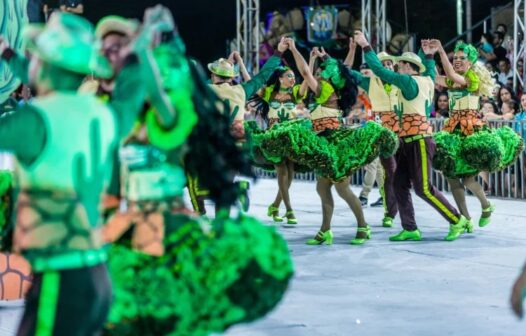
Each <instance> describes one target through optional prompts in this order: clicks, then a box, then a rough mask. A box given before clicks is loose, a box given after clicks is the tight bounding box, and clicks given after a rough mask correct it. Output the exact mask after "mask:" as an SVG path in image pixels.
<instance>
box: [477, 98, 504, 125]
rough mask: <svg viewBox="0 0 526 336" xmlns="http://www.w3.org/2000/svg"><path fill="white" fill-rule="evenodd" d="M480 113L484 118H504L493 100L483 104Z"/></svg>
mask: <svg viewBox="0 0 526 336" xmlns="http://www.w3.org/2000/svg"><path fill="white" fill-rule="evenodd" d="M480 115H481V117H482V119H484V120H494V119H502V113H501V112H500V111H499V109H498V108H497V105H496V104H495V103H494V102H493V101H491V100H490V101H487V102H485V103H483V104H482V107H481V109H480Z"/></svg>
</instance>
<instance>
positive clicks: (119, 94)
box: [110, 55, 146, 138]
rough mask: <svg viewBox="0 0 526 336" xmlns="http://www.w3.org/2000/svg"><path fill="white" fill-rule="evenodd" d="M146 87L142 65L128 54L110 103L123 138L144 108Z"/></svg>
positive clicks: (118, 132) (120, 136)
mask: <svg viewBox="0 0 526 336" xmlns="http://www.w3.org/2000/svg"><path fill="white" fill-rule="evenodd" d="M145 96H146V88H145V85H144V81H143V80H142V74H141V67H140V65H139V62H138V59H137V57H136V56H134V55H132V56H128V58H127V59H126V61H125V66H124V68H123V69H122V70H121V72H120V73H119V75H118V77H117V80H116V83H115V89H114V90H113V94H112V97H111V101H110V105H111V107H112V108H113V111H114V113H115V116H116V119H117V134H118V136H119V138H123V137H125V136H126V135H128V133H129V132H130V130H131V129H132V127H133V125H134V124H135V121H137V116H138V115H139V113H140V112H141V111H142V110H143V106H144V101H145Z"/></svg>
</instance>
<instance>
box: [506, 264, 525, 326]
mask: <svg viewBox="0 0 526 336" xmlns="http://www.w3.org/2000/svg"><path fill="white" fill-rule="evenodd" d="M525 297H526V265H525V266H523V268H522V271H521V274H520V275H519V276H518V277H517V280H515V282H514V284H513V287H512V289H511V298H510V303H511V308H512V310H513V312H514V313H515V315H516V316H517V317H518V318H520V319H522V318H523V316H524V310H523V304H522V302H523V301H524V298H525Z"/></svg>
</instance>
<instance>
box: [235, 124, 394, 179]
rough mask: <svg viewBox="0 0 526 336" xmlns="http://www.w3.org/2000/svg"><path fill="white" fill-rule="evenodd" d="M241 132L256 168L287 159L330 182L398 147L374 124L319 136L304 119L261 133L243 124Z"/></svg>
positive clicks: (384, 130) (278, 125) (390, 133)
mask: <svg viewBox="0 0 526 336" xmlns="http://www.w3.org/2000/svg"><path fill="white" fill-rule="evenodd" d="M245 130H246V133H247V134H249V142H248V143H249V147H250V152H251V154H252V158H253V161H254V162H255V163H256V165H258V164H261V163H262V162H280V161H281V160H283V159H284V158H287V159H289V160H291V161H293V162H294V163H296V164H297V165H298V166H300V167H306V169H307V170H310V171H314V172H315V173H316V174H318V175H319V176H324V177H327V178H330V179H331V180H334V181H338V180H341V179H343V178H345V177H347V176H350V175H351V174H352V173H353V172H354V171H356V170H357V169H359V168H361V167H363V166H364V165H366V164H368V163H370V162H372V161H373V160H374V159H375V158H377V157H378V156H383V157H389V156H391V155H393V154H394V153H395V151H396V149H397V146H398V138H397V137H396V135H395V134H394V133H393V132H392V131H390V130H388V129H386V128H384V127H382V126H381V125H379V124H377V123H375V122H367V123H366V124H365V125H364V126H360V127H349V128H344V127H342V128H340V129H337V130H327V131H325V132H323V133H322V134H316V133H315V132H313V131H312V123H311V121H310V120H308V119H297V120H291V121H286V122H283V123H280V124H277V125H275V126H273V127H272V128H271V129H269V130H267V131H265V132H263V131H261V130H259V129H258V128H257V126H255V124H254V123H247V124H246V126H245ZM260 166H261V165H260Z"/></svg>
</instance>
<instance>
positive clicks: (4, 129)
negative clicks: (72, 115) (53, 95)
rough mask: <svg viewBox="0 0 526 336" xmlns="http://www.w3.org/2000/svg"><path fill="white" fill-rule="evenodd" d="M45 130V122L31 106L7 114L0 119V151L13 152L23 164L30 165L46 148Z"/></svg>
mask: <svg viewBox="0 0 526 336" xmlns="http://www.w3.org/2000/svg"><path fill="white" fill-rule="evenodd" d="M45 129H46V127H45V122H44V120H43V119H42V117H41V116H40V114H39V113H38V111H37V110H36V108H35V107H33V106H31V105H24V106H21V107H19V108H17V110H15V111H14V112H10V113H5V114H3V115H2V116H1V117H0V149H2V150H6V151H10V152H13V153H14V154H15V155H16V157H17V158H18V160H20V161H21V162H22V163H25V164H30V163H31V162H33V161H34V160H35V159H36V158H37V157H38V155H39V154H40V152H41V151H42V149H43V148H44V145H45V143H46V131H45ZM21 139H25V140H24V141H21Z"/></svg>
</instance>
